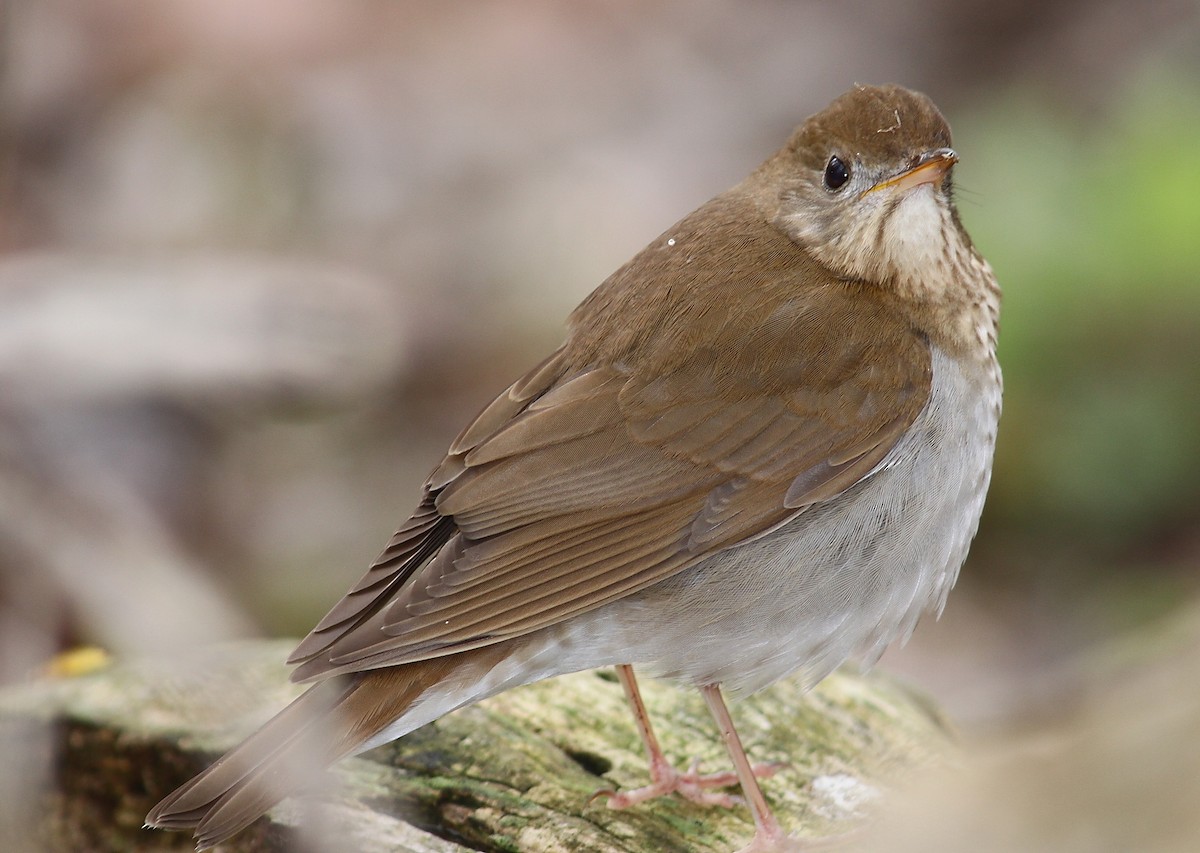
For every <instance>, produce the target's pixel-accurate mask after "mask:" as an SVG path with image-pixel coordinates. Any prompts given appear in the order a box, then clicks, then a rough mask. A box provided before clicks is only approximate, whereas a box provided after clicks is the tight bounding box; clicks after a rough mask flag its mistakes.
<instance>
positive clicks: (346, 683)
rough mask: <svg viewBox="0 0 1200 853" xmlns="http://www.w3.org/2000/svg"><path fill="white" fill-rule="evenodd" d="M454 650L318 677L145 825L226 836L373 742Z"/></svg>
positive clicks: (199, 840)
mask: <svg viewBox="0 0 1200 853" xmlns="http://www.w3.org/2000/svg"><path fill="white" fill-rule="evenodd" d="M456 658H457V656H449V657H444V658H433V659H430V660H425V661H418V662H416V663H410V664H404V665H402V666H396V667H390V668H387V669H377V670H370V671H367V672H362V673H356V674H353V675H350V676H346V677H343V678H331V679H328V680H327V681H323V682H320V683H318V684H316V685H314V686H313V687H312V688H310V689H309V690H308V691H307V692H306V693H304V694H303V695H301V696H300V698H298V699H296V701H294V702H293V703H292V704H291V705H288V706H287V707H286V708H284V709H283V710H282V711H280V712H279V713H278V714H277V715H276V716H275V717H273V718H272V719H271V720H270V721H269V722H268V723H267V724H266V725H264V726H263V727H262V728H261V729H259V730H258V731H257V732H255V733H254V734H253V735H251V736H250V737H249V738H247V739H246V740H245V741H244V742H243V743H242V744H241V745H240V746H238V747H236V748H234V749H233V750H231V751H230V752H229V753H227V754H226V755H225V756H224V757H223V758H221V759H219V760H218V761H217V762H216V763H215V764H213V765H212V766H211V767H209V768H208V769H207V770H205V771H204V772H203V773H201V774H200V775H198V776H196V777H195V778H194V779H192V780H191V781H190V782H188V783H186V784H185V785H183V786H182V787H180V788H179V789H177V790H176V791H175V792H174V793H172V794H171V795H170V796H168V797H167V798H166V799H164V800H163V801H162V802H160V803H159V804H158V805H157V806H155V807H154V809H153V810H152V811H151V812H150V814H149V815H147V817H146V826H147V827H153V828H157V829H193V830H194V831H195V837H196V849H197V850H206V849H208V848H210V847H213V846H214V845H217V844H220V843H221V842H222V841H224V840H225V839H227V838H229V837H230V836H231V835H233V834H234V833H236V832H238V831H239V830H241V829H243V828H245V827H246V826H248V825H249V824H251V823H252V822H254V820H255V819H256V818H258V817H259V816H260V815H262V814H263V813H265V812H266V811H267V809H269V808H271V807H272V806H273V805H275V804H276V803H278V802H279V801H280V800H282V799H283V798H284V797H286V796H288V795H289V794H293V793H296V792H297V791H298V790H300V789H302V788H303V787H305V785H306V782H307V781H309V780H312V779H313V778H314V775H315V773H316V772H319V771H320V770H323V769H324V768H325V767H327V766H328V765H330V764H332V763H333V762H335V761H337V760H338V759H340V758H343V757H345V756H347V755H350V754H353V753H355V752H357V751H359V750H361V749H362V748H363V747H364V745H367V744H369V743H370V742H371V741H372V739H374V738H376V737H377V736H379V735H380V734H381V733H382V732H383V731H384V730H385V729H388V728H389V726H391V725H392V724H393V723H395V722H396V721H397V720H399V719H400V718H401V717H402V716H403V715H404V714H405V712H406V711H408V710H409V709H410V708H411V707H412V706H413V703H414V702H415V701H416V700H417V699H418V698H419V697H420V696H421V694H422V693H424V692H425V691H426V690H428V689H429V688H430V687H432V686H433V685H435V684H437V683H439V682H441V681H443V680H444V679H445V678H446V677H447V676H448V675H449V674H450V673H451V672H452V671H453V670H454V669H456V668H457V667H458V665H459V663H460V662H459V661H457V660H456ZM458 704H462V703H458ZM449 710H450V708H445V709H444V710H440V712H439V711H434V714H433V715H434V716H440V715H441V713H445V712H446V711H449ZM419 716H421V717H423V718H424V717H427V716H429V715H428V714H426V713H421V714H420V715H419ZM423 721H424V720H421V721H419V722H423ZM419 722H418V723H416V724H419ZM415 727H416V725H414V726H413V728H415ZM397 734H399V732H397Z"/></svg>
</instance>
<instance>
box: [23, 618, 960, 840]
mask: <svg viewBox="0 0 1200 853" xmlns="http://www.w3.org/2000/svg"><path fill="white" fill-rule="evenodd" d="M289 649H290V646H289V644H288V643H279V642H245V643H237V644H230V645H228V646H222V647H219V648H217V649H213V650H210V651H209V652H208V653H206V654H205V656H204V658H203V659H202V660H193V661H189V662H188V663H187V664H186V666H185V665H181V664H180V663H179V662H178V661H176V662H175V663H174V665H172V666H168V665H166V664H164V663H162V662H157V663H150V662H136V663H119V664H114V665H110V666H107V667H104V668H103V669H100V670H98V671H96V672H93V673H90V674H87V675H83V676H76V677H72V678H55V679H51V678H46V679H42V680H38V681H35V682H32V683H29V684H25V685H20V686H16V687H9V688H6V689H5V690H3V691H0V738H3V742H2V743H0V749H2V750H3V754H4V755H5V756H6V757H7V758H6V761H5V762H4V763H5V765H6V766H5V767H3V768H0V795H5V798H6V799H7V800H8V803H7V805H6V806H5V807H4V808H5V810H6V811H7V812H8V813H7V814H0V818H2V819H3V820H4V822H5V823H8V824H9V826H8V827H0V830H2V831H3V833H4V836H5V837H6V838H8V839H11V840H13V843H14V844H16V845H17V846H13V847H8V846H7V845H6V849H9V850H21V849H26V848H27V849H31V850H39V851H80V850H95V851H109V850H112V851H117V850H120V851H143V853H144V852H145V851H160V850H178V849H186V848H188V847H190V846H191V839H190V838H189V837H188V836H187V835H185V834H181V833H164V832H156V831H150V830H144V829H142V825H141V824H142V819H143V816H144V815H145V813H146V812H147V811H148V810H149V808H150V807H151V806H152V805H153V804H154V803H155V802H156V801H157V800H158V799H159V798H160V797H161V796H163V795H165V794H166V793H168V792H169V791H170V790H171V789H173V788H174V787H175V786H176V785H178V784H180V783H182V782H183V781H185V780H186V779H187V778H188V777H190V776H191V775H192V774H193V773H194V772H196V771H198V770H200V769H201V768H203V767H204V766H205V765H206V764H207V763H208V762H209V761H211V760H212V759H213V758H215V757H216V756H217V755H218V754H219V753H221V752H223V751H224V750H226V749H227V748H229V747H231V746H233V745H234V744H235V743H236V742H237V741H238V740H239V739H240V738H241V737H242V736H244V735H245V734H247V733H248V732H249V731H251V730H252V729H253V728H254V727H255V726H256V725H258V724H259V723H261V722H262V721H263V720H264V719H265V718H266V717H267V716H269V715H270V714H271V713H272V712H273V711H274V710H276V709H278V708H279V707H280V706H282V705H283V704H284V703H285V702H286V701H287V700H288V699H289V698H290V697H291V696H293V695H295V694H296V693H297V692H298V688H296V687H295V686H293V685H290V684H288V683H287V670H286V668H285V667H284V666H283V665H282V660H283V658H284V657H285V655H286V653H287V652H288V650H289ZM643 687H644V692H645V698H646V703H647V705H648V708H649V711H650V715H651V718H652V720H653V721H654V723H655V724H656V729H657V732H658V734H659V736H660V739H661V740H662V743H663V747H664V749H665V751H666V752H667V755H668V756H670V757H671V758H672V759H673V760H674V761H675V762H676V763H677V764H681V765H684V766H686V765H687V764H688V762H689V760H691V759H693V758H695V759H698V760H699V762H700V766H701V768H702V769H705V770H721V769H724V768H726V767H728V759H727V757H726V756H725V754H724V752H723V747H722V745H721V742H720V739H719V738H718V737H717V735H716V732H715V731H714V727H713V724H712V722H711V720H710V719H709V716H708V714H707V711H706V709H705V706H704V703H703V701H702V700H701V698H700V697H699V695H698V694H697V693H696V692H695V691H688V690H683V689H680V688H677V687H675V686H672V685H669V684H662V683H655V682H654V681H652V680H650V679H643ZM732 711H733V715H734V718H735V719H736V720H737V723H738V727H739V730H740V732H741V734H742V736H743V738H744V740H745V742H746V747H747V750H748V752H749V753H750V754H751V757H752V759H753V760H755V761H761V762H780V763H781V764H782V765H783V766H782V768H781V769H780V770H779V772H778V773H777V774H776V775H775V776H773V777H771V778H770V779H767V780H765V782H764V789H765V791H766V793H767V796H768V799H769V800H770V802H771V804H772V806H773V808H774V809H775V810H776V813H777V815H778V816H779V818H780V820H781V822H782V823H783V824H784V825H785V826H786V827H788V828H789V829H790V830H791V831H792V833H793V834H794V835H796V836H798V837H802V838H813V839H816V838H829V837H836V836H839V835H843V834H845V833H847V832H848V831H850V830H852V829H853V828H854V826H855V825H856V823H858V822H860V821H861V820H862V819H863V818H864V816H866V815H867V814H869V813H870V811H871V809H872V805H873V803H874V801H876V800H878V798H879V797H880V794H881V792H882V791H883V790H885V789H886V788H887V787H889V786H890V785H892V784H893V783H894V782H895V781H896V780H898V779H900V778H903V776H905V775H906V774H907V773H909V772H911V771H912V770H914V769H916V768H919V767H924V766H927V765H929V764H930V763H933V762H936V761H938V760H939V759H940V758H941V757H944V756H945V755H946V753H947V751H948V749H950V748H951V744H952V740H953V739H952V736H951V735H950V734H949V732H948V730H947V727H946V725H945V723H944V720H943V719H942V718H941V716H940V715H939V714H938V713H937V711H936V710H935V709H934V708H933V707H932V706H931V705H930V704H929V703H928V702H927V701H925V700H924V699H923V698H921V697H920V696H919V695H917V694H915V693H914V692H912V691H911V690H910V689H908V688H907V687H905V686H903V685H901V684H899V683H898V682H896V681H894V680H892V679H890V678H888V677H886V676H883V675H880V674H869V675H864V674H859V673H855V672H846V671H843V672H841V673H838V674H835V675H834V676H832V677H830V678H828V679H826V680H825V681H824V682H822V683H821V684H820V685H819V686H818V687H817V689H815V690H813V691H811V692H808V693H805V692H804V691H803V689H802V688H801V686H800V685H799V684H798V683H797V682H795V681H791V680H785V681H783V682H781V683H779V684H777V685H775V686H774V687H772V688H771V689H769V690H766V691H764V692H763V693H761V694H759V695H757V696H754V697H751V698H749V699H746V700H744V701H739V702H735V703H733V705H732ZM331 775H332V777H334V778H335V779H336V780H337V782H338V785H337V787H336V788H335V789H334V790H333V791H332V792H328V793H325V794H322V795H316V794H308V795H305V796H302V797H297V798H292V799H289V800H286V801H284V803H283V804H281V805H280V806H278V807H277V808H275V809H273V810H272V811H271V813H270V815H269V816H268V817H267V818H266V819H264V820H260V821H258V822H257V823H255V824H254V825H253V826H252V827H251V828H250V829H248V830H246V831H245V832H243V833H241V834H240V835H238V836H237V837H235V838H234V839H233V840H232V841H230V842H228V843H226V844H225V845H223V846H222V847H221V848H220V849H221V850H222V851H238V853H241V851H284V850H298V849H299V850H304V849H307V850H322V851H325V850H338V849H345V850H353V851H362V853H371V851H381V853H382V851H397V850H399V851H417V853H435V851H436V853H447V851H461V850H464V849H467V850H483V851H537V853H543V851H577V850H586V851H601V853H603V851H612V853H616V852H617V851H621V853H631V851H637V853H643V851H728V850H731V849H734V848H736V847H738V846H740V845H741V844H742V843H744V842H745V841H746V840H747V839H748V838H749V837H750V836H751V834H752V832H753V824H752V822H751V820H750V816H749V814H748V813H747V812H746V810H745V809H744V808H733V809H723V808H704V807H701V806H697V805H694V804H691V803H688V802H686V801H684V800H682V799H680V798H678V797H662V798H659V799H657V800H655V801H652V802H650V803H646V804H644V805H641V806H638V807H634V808H631V809H627V810H624V811H612V810H610V809H608V808H606V807H605V805H604V800H603V798H597V799H592V795H593V794H594V793H595V792H597V791H599V790H603V789H613V788H624V787H633V786H638V785H641V784H645V782H646V779H647V777H646V762H645V757H644V755H643V754H642V747H641V744H640V742H639V740H638V737H637V734H636V731H635V729H634V727H633V723H632V719H631V716H630V714H629V711H628V708H627V707H626V705H625V701H624V697H623V695H622V692H621V688H620V685H619V684H618V683H617V682H616V679H615V676H614V675H613V673H612V672H611V671H595V672H584V673H578V674H575V675H570V676H564V677H560V678H556V679H552V680H550V681H546V682H542V683H541V684H536V685H530V686H528V687H524V688H521V689H517V690H511V691H509V692H507V693H504V694H502V695H500V696H496V697H494V698H492V699H489V700H487V701H485V702H482V703H480V704H478V705H475V706H473V707H470V708H466V709H463V710H461V711H458V712H456V713H453V714H450V715H448V716H446V717H444V718H443V719H441V720H439V721H437V722H436V723H433V724H432V725H429V726H426V727H425V728H423V729H420V730H418V731H416V732H414V733H412V734H411V735H409V736H407V737H405V738H403V739H401V740H399V741H397V742H394V743H392V744H389V745H387V746H384V747H381V748H379V749H376V750H374V751H372V752H370V753H367V754H366V755H364V756H362V757H359V758H354V759H349V760H346V761H343V762H341V763H340V764H339V765H338V766H337V767H336V768H335V770H334V771H333V773H332V774H331ZM9 795H11V796H9ZM14 810H16V811H14ZM301 826H303V827H304V829H303V831H300V830H298V829H297V828H298V827H301ZM314 831H315V832H316V833H317V836H316V837H317V838H318V839H319V840H317V841H312V840H311V839H312V838H313V832H314ZM305 839H307V840H305Z"/></svg>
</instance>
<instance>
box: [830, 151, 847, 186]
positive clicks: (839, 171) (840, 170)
mask: <svg viewBox="0 0 1200 853" xmlns="http://www.w3.org/2000/svg"><path fill="white" fill-rule="evenodd" d="M848 180H850V170H849V169H848V168H847V167H846V164H845V163H843V162H842V161H841V160H839V159H838V158H837V157H830V158H829V162H828V163H826V164H825V187H826V188H827V189H831V190H840V189H841V188H842V187H843V186H845V184H846V181H848Z"/></svg>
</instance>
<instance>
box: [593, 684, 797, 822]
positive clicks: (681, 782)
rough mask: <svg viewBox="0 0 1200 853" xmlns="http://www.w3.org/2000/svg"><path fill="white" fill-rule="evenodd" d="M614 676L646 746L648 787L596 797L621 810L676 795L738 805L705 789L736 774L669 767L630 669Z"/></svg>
mask: <svg viewBox="0 0 1200 853" xmlns="http://www.w3.org/2000/svg"><path fill="white" fill-rule="evenodd" d="M617 677H618V678H619V679H620V680H621V686H622V687H623V688H624V689H625V697H626V698H627V699H628V700H629V704H630V706H631V707H632V708H633V719H634V723H635V724H636V725H637V729H638V734H639V735H641V738H642V743H643V744H645V746H646V755H647V757H648V758H649V762H650V784H649V785H646V786H645V787H642V788H634V789H632V790H630V791H622V792H620V793H617V792H615V791H598V792H597V793H596V796H607V797H608V807H609V808H610V809H623V808H628V807H629V806H632V805H636V804H637V803H643V802H645V801H647V800H651V799H654V798H655V797H659V796H662V795H663V794H671V793H676V794H679V795H680V796H682V797H684V798H685V799H687V800H690V801H691V802H693V803H698V804H700V805H705V806H724V807H726V808H730V807H732V806H736V805H739V804H740V803H741V799H740V798H739V797H736V796H734V795H732V794H722V793H716V792H714V791H709V790H706V789H708V788H726V787H729V786H730V785H736V784H738V782H740V780H741V776H740V774H738V773H729V772H726V773H709V774H705V775H702V774H700V773H698V772H697V766H698V762H692V765H691V766H690V767H689V768H688V770H687V772H686V773H681V772H679V771H678V770H676V769H675V768H674V767H672V766H671V763H670V762H669V761H667V757H666V756H665V755H663V751H662V747H660V746H659V744H658V738H657V737H655V736H654V729H653V728H651V726H650V717H649V715H648V714H647V713H646V705H645V703H644V702H643V701H642V694H641V691H639V690H638V686H637V681H636V680H635V679H634V676H633V667H631V666H629V665H627V664H622V665H620V666H618V667H617ZM778 769H779V767H778V765H774V764H763V765H757V766H755V767H752V768H751V773H752V774H753V775H756V776H760V777H766V776H771V775H772V774H774V773H775V772H776V771H777V770H778Z"/></svg>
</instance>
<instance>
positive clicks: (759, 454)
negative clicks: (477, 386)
mask: <svg viewBox="0 0 1200 853" xmlns="http://www.w3.org/2000/svg"><path fill="white" fill-rule="evenodd" d="M852 287H853V286H852V285H845V286H844V287H842V288H841V289H835V290H832V291H830V290H828V289H826V290H824V291H822V292H819V293H815V294H809V295H808V296H806V297H804V298H798V299H794V300H790V301H789V302H788V303H787V304H786V305H783V306H780V305H775V306H773V307H771V311H770V315H769V318H768V317H766V316H755V315H754V314H753V312H748V314H747V316H741V317H737V318H726V320H725V321H722V322H717V323H715V324H714V326H713V328H712V330H711V335H709V336H707V342H706V343H703V344H701V345H699V346H693V347H692V348H691V352H690V353H689V357H687V358H683V359H681V358H675V359H673V360H672V362H671V363H670V364H668V365H667V366H666V367H665V368H664V367H663V363H662V361H661V360H659V361H657V362H656V361H655V359H653V358H650V359H648V360H647V362H648V364H650V365H655V366H654V367H653V368H651V367H645V366H643V367H642V369H640V370H639V369H638V367H635V366H630V365H628V364H626V363H624V362H623V361H621V360H614V361H613V362H611V363H608V364H602V365H599V366H592V367H587V368H582V369H580V368H578V367H575V366H573V365H572V364H571V358H570V348H569V346H568V347H567V348H564V349H563V350H560V351H559V352H558V353H556V354H555V355H554V356H552V357H551V358H550V359H548V360H547V361H546V362H544V363H543V364H542V365H540V366H539V367H538V368H536V369H535V370H534V371H532V372H531V373H530V374H529V375H527V376H526V377H525V378H524V379H522V380H521V381H519V382H518V383H516V384H515V385H514V386H513V387H512V388H510V389H509V390H508V391H507V392H506V393H505V394H502V395H501V396H500V397H499V398H498V399H497V400H496V401H495V402H494V403H493V404H492V405H491V406H489V407H488V408H487V409H486V410H484V412H483V414H481V415H480V417H479V418H478V419H477V420H476V421H475V422H473V423H472V424H471V426H469V427H468V428H467V429H466V430H465V431H464V432H463V434H462V435H460V436H459V438H458V439H457V440H456V441H455V442H454V443H453V445H452V446H451V452H450V454H449V455H448V456H447V458H446V460H445V461H444V462H443V463H442V465H441V466H439V468H438V469H436V470H435V471H434V473H433V474H432V475H431V477H430V479H429V481H428V483H427V487H426V493H425V496H424V499H423V501H422V503H421V505H420V507H419V508H418V510H417V512H416V513H415V514H414V516H413V518H412V519H411V520H410V521H409V522H408V524H407V525H406V526H405V527H404V528H403V529H402V530H401V531H400V532H399V533H397V535H396V536H395V537H394V538H393V540H392V542H391V543H390V544H389V546H388V549H387V550H386V551H385V552H384V554H383V555H382V556H381V557H380V560H379V561H378V562H377V563H376V565H375V566H374V567H373V568H372V569H371V570H370V571H369V572H368V573H367V575H366V576H365V577H364V578H363V579H362V581H361V582H360V583H359V584H358V585H357V586H356V587H355V588H354V589H353V590H351V592H350V593H349V594H348V595H347V596H346V597H345V598H344V599H343V600H342V601H341V602H339V603H338V605H337V606H335V607H334V609H333V610H332V611H331V612H330V614H329V615H328V616H326V617H325V619H323V620H322V622H321V623H320V624H319V625H318V626H317V628H316V629H315V630H314V631H313V633H312V634H310V635H309V637H308V638H306V639H305V640H304V642H303V643H301V645H300V647H299V648H297V650H296V652H295V653H294V654H293V656H292V662H300V663H302V666H301V667H299V669H298V670H297V671H296V673H295V674H294V677H296V678H297V679H298V680H304V679H311V678H315V677H321V676H325V675H328V674H331V673H335V672H342V671H349V670H356V669H365V668H372V667H379V666H388V665H393V664H398V663H404V662H407V661H412V660H420V659H424V658H429V657H435V656H439V655H444V654H449V653H453V652H456V651H462V650H466V649H469V648H474V647H478V646H482V645H487V644H490V643H494V642H498V641H500V640H503V639H505V638H509V637H514V636H518V635H521V634H524V633H528V632H530V631H534V630H537V629H538V628H541V627H545V626H547V625H551V624H554V623H556V622H559V621H562V620H563V619H566V618H568V617H570V616H571V615H574V614H577V613H580V612H583V611H586V610H590V609H592V608H595V607H598V606H600V605H602V604H604V603H606V602H609V601H612V600H614V599H616V598H619V597H621V596H625V595H629V594H630V593H632V592H634V591H636V590H639V589H642V588H644V587H646V586H648V585H650V584H653V583H655V582H656V581H658V580H661V579H662V578H664V577H666V576H668V575H670V574H673V573H675V572H678V571H680V570H681V569H683V568H685V567H687V566H689V565H692V564H694V563H696V562H697V561H699V560H701V559H703V558H704V557H706V556H708V555H710V554H712V553H713V552H715V551H718V550H720V549H723V548H727V547H730V546H733V545H736V544H739V543H741V542H744V541H746V540H747V539H750V538H753V537H755V536H758V535H760V534H762V533H764V532H766V531H768V530H770V529H772V528H774V527H776V526H777V525H779V524H780V523H782V522H783V521H786V520H787V519H789V518H791V517H792V516H794V515H795V514H796V513H798V512H801V511H803V509H804V508H805V507H806V506H809V505H811V504H813V503H816V502H820V501H824V500H828V499H830V498H832V497H834V496H836V495H838V494H840V493H841V492H843V491H845V490H846V489H848V488H850V487H851V486H852V485H854V484H855V483H857V482H858V481H859V480H861V479H862V478H863V477H865V476H867V475H868V474H870V473H871V471H872V470H873V469H875V468H876V467H877V466H878V465H879V464H880V463H881V462H882V461H883V460H884V459H885V457H886V455H887V453H888V451H889V450H890V449H891V448H892V447H893V446H894V445H895V443H896V441H897V439H898V438H899V436H900V435H901V434H902V433H903V432H904V430H905V429H906V428H907V427H908V426H909V425H910V424H911V423H912V422H913V420H914V419H915V418H916V416H917V414H918V413H919V412H920V410H921V408H922V407H923V406H924V404H925V401H926V400H927V397H928V389H929V383H930V356H929V351H928V346H927V344H926V342H925V341H924V339H923V338H921V337H920V336H919V335H917V334H916V333H915V332H913V331H912V330H911V329H910V328H909V327H907V325H906V324H904V323H903V322H902V321H900V320H898V319H897V318H896V317H895V315H894V314H892V313H889V312H888V311H886V310H885V309H884V308H883V307H882V306H881V305H878V304H876V303H875V302H874V301H873V300H871V299H869V298H868V299H863V298H861V296H862V294H861V293H859V294H857V295H856V294H855V293H853V292H851V288H852ZM764 310H765V308H764ZM847 320H848V321H849V324H850V327H852V328H854V329H857V330H860V332H859V333H858V334H856V335H847V334H846V333H845V329H846V321H847ZM864 329H865V330H867V331H866V333H865V334H863V333H862V332H861V330H864ZM755 337H756V338H757V339H752V338H755ZM668 345H669V346H673V347H677V346H678V342H677V341H668V342H665V343H664V346H668Z"/></svg>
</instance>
